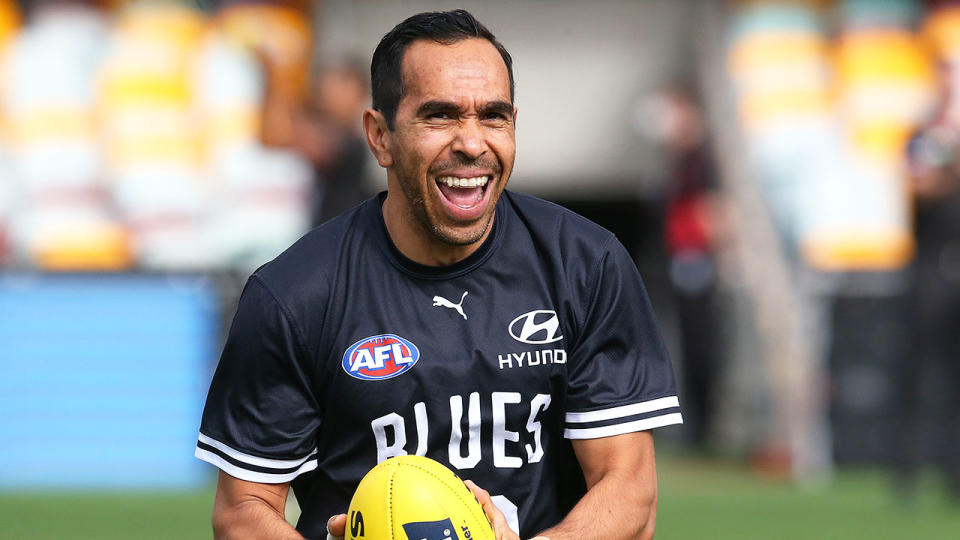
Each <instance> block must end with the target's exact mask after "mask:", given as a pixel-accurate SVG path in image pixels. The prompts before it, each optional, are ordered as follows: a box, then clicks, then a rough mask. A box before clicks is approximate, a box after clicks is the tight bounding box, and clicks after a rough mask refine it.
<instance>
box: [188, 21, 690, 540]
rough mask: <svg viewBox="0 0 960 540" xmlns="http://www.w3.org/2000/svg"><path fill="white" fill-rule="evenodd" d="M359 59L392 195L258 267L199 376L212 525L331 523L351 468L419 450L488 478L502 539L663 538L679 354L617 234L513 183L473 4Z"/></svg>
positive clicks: (497, 63) (508, 120) (487, 503)
mask: <svg viewBox="0 0 960 540" xmlns="http://www.w3.org/2000/svg"><path fill="white" fill-rule="evenodd" d="M371 73H372V81H371V82H372V90H373V108H372V109H370V110H367V111H365V112H364V115H363V124H364V132H365V135H366V139H367V143H368V145H369V146H370V149H371V150H372V151H373V153H374V155H375V156H376V158H377V161H378V162H379V164H380V165H381V166H382V167H384V168H385V169H386V170H387V192H386V194H380V195H379V196H377V197H375V198H373V199H371V200H369V201H367V202H366V203H364V204H363V205H361V206H360V207H358V208H356V209H354V210H351V211H350V212H348V213H346V214H344V215H342V216H340V217H339V218H337V219H334V220H332V221H330V222H328V223H326V224H324V225H323V226H321V227H319V228H317V229H315V230H314V231H312V232H311V233H309V234H308V235H306V236H305V237H304V238H303V239H301V240H300V241H299V242H297V243H296V244H295V245H294V246H292V247H291V248H290V249H289V250H287V251H286V252H284V253H283V254H281V255H280V256H279V257H277V259H275V260H274V261H272V262H270V263H269V264H267V265H265V266H263V267H262V268H260V269H259V270H258V271H257V272H255V273H254V275H253V276H251V278H250V280H249V281H248V283H247V286H246V288H245V290H244V293H243V296H242V297H241V299H240V305H239V307H238V310H237V315H236V317H235V319H234V322H233V326H232V328H231V331H230V336H229V338H228V341H227V344H226V346H225V348H224V352H223V357H222V358H221V361H220V365H219V367H218V368H217V372H216V375H215V376H214V380H213V382H212V384H211V387H210V394H209V396H208V399H207V405H206V409H205V411H204V416H203V422H202V425H201V428H200V441H199V442H198V445H197V456H198V457H200V458H202V459H205V460H207V461H209V462H211V463H213V464H214V465H217V466H218V467H220V468H221V469H222V471H221V473H220V481H219V484H218V488H217V497H216V502H215V504H214V516H213V522H214V529H215V531H216V533H217V536H219V537H225V538H226V537H247V536H250V537H271V538H288V537H289V538H297V537H298V534H303V535H304V536H307V537H312V538H323V536H324V534H325V533H326V526H327V518H328V517H329V516H331V515H334V514H338V515H337V516H336V517H335V518H334V519H331V520H330V525H329V528H330V532H332V533H333V534H334V535H342V534H343V531H344V522H345V519H344V516H342V515H339V514H341V513H342V512H344V511H345V510H346V508H347V505H348V503H349V500H350V497H351V495H352V493H353V490H354V489H355V487H356V485H357V484H358V482H359V480H360V479H361V478H362V477H363V475H364V474H365V473H366V472H367V471H368V470H369V469H370V468H372V467H373V466H374V465H375V464H376V463H378V462H379V461H382V460H384V459H387V458H389V457H391V456H395V455H402V454H413V453H416V454H419V455H427V456H429V457H432V458H434V459H437V460H438V461H440V462H442V463H444V464H446V465H447V466H449V467H451V468H452V469H453V470H454V471H455V472H456V473H457V474H458V475H460V476H461V477H463V478H468V479H471V480H474V481H476V483H477V484H479V485H480V486H482V487H483V488H485V489H486V490H487V491H484V490H482V489H479V488H476V487H474V488H473V489H474V493H475V494H477V496H478V498H479V499H480V501H481V503H482V504H483V506H484V509H485V511H486V512H487V515H488V517H489V518H490V519H491V521H492V522H493V524H494V526H495V529H496V532H497V536H498V538H518V536H517V533H519V535H520V536H521V537H523V538H530V537H532V536H534V535H536V534H540V535H541V536H545V537H548V538H550V539H552V540H562V539H578V540H580V539H588V538H604V539H610V538H650V537H652V535H653V529H654V523H655V510H656V471H655V466H654V453H653V441H652V438H651V435H650V434H649V432H648V431H647V430H649V429H652V428H654V427H658V426H662V425H667V424H673V423H678V422H680V421H681V419H680V413H679V408H678V404H677V399H676V396H675V390H674V383H673V377H672V373H671V368H670V363H669V360H668V359H667V356H666V354H665V352H664V348H663V345H662V342H661V339H660V337H659V335H658V333H657V330H656V327H655V323H654V320H653V315H652V313H651V310H650V305H649V302H648V300H647V296H646V293H645V291H644V289H643V286H642V284H641V282H640V278H639V275H638V274H637V271H636V267H635V266H634V264H633V261H632V260H631V259H630V257H629V256H628V255H627V253H626V250H624V249H623V247H622V246H621V245H620V244H619V243H618V242H617V241H616V239H615V238H614V236H613V235H612V234H610V233H609V232H608V231H605V230H603V229H601V228H600V227H598V226H596V225H594V224H592V223H590V222H588V221H587V220H585V219H583V218H581V217H579V216H576V215H575V214H572V213H570V212H567V211H565V210H563V209H562V208H560V207H557V206H555V205H552V204H550V203H547V202H544V201H540V200H538V199H534V198H532V197H528V196H524V195H519V194H516V193H512V192H508V191H504V188H505V186H506V183H507V180H508V179H509V177H510V172H511V170H512V168H513V162H514V151H515V140H514V124H515V121H516V117H517V113H516V109H515V108H514V107H513V76H512V60H511V58H510V55H509V54H508V53H507V51H506V49H504V48H503V46H502V45H500V44H499V43H498V42H497V41H496V39H495V38H494V36H493V35H492V34H491V33H490V32H489V31H488V30H487V29H486V28H484V27H483V26H482V25H481V24H480V23H479V22H477V21H476V20H475V19H474V18H473V17H472V16H471V15H470V14H469V13H467V12H465V11H461V10H458V11H453V12H447V13H423V14H420V15H415V16H413V17H411V18H409V19H407V20H406V21H404V22H402V23H401V24H399V25H398V26H397V27H396V28H394V29H393V30H392V31H391V32H390V33H388V34H387V35H386V36H384V38H383V40H382V41H381V42H380V45H379V46H378V47H377V50H376V51H375V52H374V56H373V63H372V68H371ZM290 485H292V486H293V488H294V491H295V492H296V495H297V500H298V501H299V503H300V506H301V509H302V514H301V518H300V521H299V523H298V525H297V531H295V530H293V528H292V527H289V525H287V524H286V522H285V521H284V518H283V509H284V502H285V498H286V494H287V490H288V487H289V486H290ZM491 494H492V496H491ZM494 505H495V506H494ZM508 526H509V528H508ZM511 529H512V530H511ZM298 531H299V533H298Z"/></svg>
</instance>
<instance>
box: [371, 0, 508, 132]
mask: <svg viewBox="0 0 960 540" xmlns="http://www.w3.org/2000/svg"><path fill="white" fill-rule="evenodd" d="M470 38H480V39H485V40H487V41H489V42H490V43H491V44H493V46H494V47H496V48H497V52H499V53H500V57H501V58H503V63H504V64H506V65H507V73H509V74H510V101H511V103H512V102H513V89H514V85H513V58H511V57H510V53H509V52H507V49H506V48H505V47H504V46H503V45H502V44H501V43H500V42H499V41H497V38H496V37H494V35H493V33H491V32H490V30H488V29H487V27H486V26H484V25H483V24H481V23H480V21H478V20H477V19H476V18H474V16H473V15H471V14H470V13H469V12H468V11H466V10H464V9H457V10H454V11H432V12H427V13H418V14H416V15H414V16H412V17H409V18H407V19H406V20H405V21H403V22H402V23H400V24H398V25H396V26H394V27H393V30H390V31H389V32H387V34H386V35H385V36H383V39H381V40H380V44H379V45H377V49H376V50H375V51H374V52H373V61H372V62H371V63H370V90H371V94H372V97H373V108H374V109H375V110H377V111H380V113H381V114H383V117H384V119H385V120H386V121H387V128H389V129H390V130H391V131H392V130H393V126H394V120H395V119H396V116H397V107H398V106H399V105H400V100H401V99H402V98H403V96H404V93H405V89H404V85H403V69H402V63H403V55H404V53H405V52H406V50H407V47H409V46H410V44H411V43H413V42H414V41H417V40H420V39H429V40H432V41H435V42H437V43H442V44H444V45H451V44H453V43H456V42H458V41H462V40H464V39H470Z"/></svg>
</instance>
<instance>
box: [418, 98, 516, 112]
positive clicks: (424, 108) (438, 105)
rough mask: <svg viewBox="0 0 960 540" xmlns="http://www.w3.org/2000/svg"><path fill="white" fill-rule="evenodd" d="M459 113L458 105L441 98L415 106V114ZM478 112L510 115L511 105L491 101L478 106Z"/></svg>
mask: <svg viewBox="0 0 960 540" xmlns="http://www.w3.org/2000/svg"><path fill="white" fill-rule="evenodd" d="M440 112H445V113H451V112H454V113H459V112H460V107H458V106H457V105H456V104H455V103H453V102H452V101H443V100H431V101H427V102H424V103H423V104H422V105H420V106H419V107H418V108H417V113H416V115H417V116H430V115H431V114H435V113H440ZM480 113H499V114H503V115H504V116H510V115H512V114H513V105H511V104H510V103H508V102H506V101H491V102H489V103H486V104H484V105H483V106H482V107H480Z"/></svg>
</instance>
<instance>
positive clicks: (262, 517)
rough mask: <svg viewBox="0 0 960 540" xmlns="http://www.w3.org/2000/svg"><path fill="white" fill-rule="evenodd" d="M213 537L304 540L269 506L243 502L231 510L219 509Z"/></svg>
mask: <svg viewBox="0 0 960 540" xmlns="http://www.w3.org/2000/svg"><path fill="white" fill-rule="evenodd" d="M213 537H214V538H216V539H218V540H230V539H234V538H277V539H282V540H287V539H290V540H293V539H297V540H302V539H303V536H302V535H301V534H300V533H299V532H297V530H296V529H294V528H293V527H292V526H291V525H290V524H289V523H287V521H286V520H285V519H284V517H283V516H282V515H280V514H278V513H277V512H276V511H275V510H274V509H273V508H271V507H270V506H269V505H267V504H265V503H263V502H259V501H256V500H249V501H244V502H242V503H240V504H237V505H234V506H231V507H230V508H217V507H216V506H214V513H213Z"/></svg>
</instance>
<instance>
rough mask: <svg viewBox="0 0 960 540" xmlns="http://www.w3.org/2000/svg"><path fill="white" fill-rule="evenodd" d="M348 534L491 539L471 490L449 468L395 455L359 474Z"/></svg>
mask: <svg viewBox="0 0 960 540" xmlns="http://www.w3.org/2000/svg"><path fill="white" fill-rule="evenodd" d="M346 539H347V540H494V536H493V529H492V528H490V523H488V522H487V518H486V516H484V514H483V509H482V508H480V504H479V503H478V502H477V499H476V498H474V496H473V493H472V492H471V491H470V489H469V488H467V486H466V485H465V484H464V483H463V481H461V480H460V479H459V478H457V476H456V475H455V474H453V472H452V471H450V469H448V468H446V467H444V466H443V465H441V464H440V463H437V462H436V461H434V460H432V459H429V458H425V457H420V456H399V457H394V458H390V459H388V460H386V461H384V462H383V463H381V464H379V465H377V466H376V467H374V468H373V469H370V472H368V473H367V474H366V476H364V477H363V480H361V481H360V485H359V486H357V491H356V492H355V493H354V494H353V499H352V500H351V501H350V508H349V510H347V535H346Z"/></svg>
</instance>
